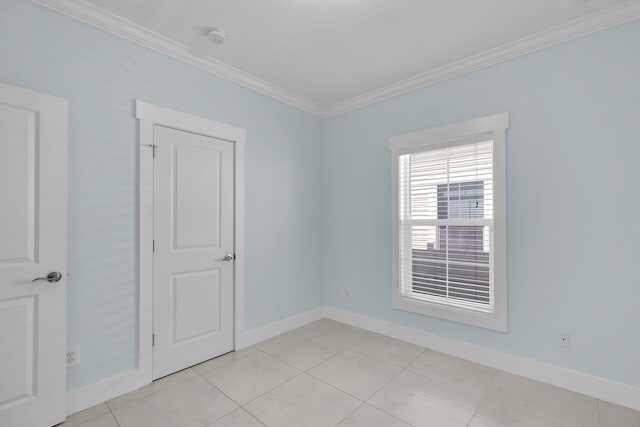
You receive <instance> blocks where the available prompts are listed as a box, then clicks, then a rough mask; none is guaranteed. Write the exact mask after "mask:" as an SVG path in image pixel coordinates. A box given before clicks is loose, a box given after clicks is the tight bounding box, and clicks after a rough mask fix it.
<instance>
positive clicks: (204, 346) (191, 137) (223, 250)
mask: <svg viewBox="0 0 640 427" xmlns="http://www.w3.org/2000/svg"><path fill="white" fill-rule="evenodd" d="M154 144H155V149H154V151H155V153H154V156H155V157H154V173H153V175H154V224H153V226H154V245H155V249H154V269H153V273H154V274H153V276H154V277H153V281H154V284H153V333H154V347H153V378H154V379H156V378H160V377H163V376H165V375H168V374H171V373H173V372H176V371H179V370H180V369H184V368H186V367H188V366H192V365H194V364H196V363H199V362H202V361H204V360H207V359H210V358H212V357H215V356H219V355H221V354H224V353H227V352H229V351H231V350H233V290H234V288H233V280H234V258H235V257H234V255H233V252H234V224H233V213H234V212H233V202H234V183H233V176H234V173H233V167H234V147H233V143H231V142H228V141H223V140H219V139H215V138H210V137H207V136H202V135H198V134H194V133H189V132H184V131H179V130H175V129H169V128H166V127H161V126H154Z"/></svg>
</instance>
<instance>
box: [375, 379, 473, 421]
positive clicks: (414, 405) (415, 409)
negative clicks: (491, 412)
mask: <svg viewBox="0 0 640 427" xmlns="http://www.w3.org/2000/svg"><path fill="white" fill-rule="evenodd" d="M484 392H485V388H484V387H480V386H475V387H474V386H472V385H471V386H469V385H468V386H465V387H458V386H457V385H456V384H455V383H454V382H451V381H447V380H443V379H439V378H426V377H423V376H421V375H418V374H415V373H412V372H408V371H403V372H401V373H400V374H399V375H398V376H397V377H395V378H394V379H393V380H391V382H390V383H389V384H387V385H386V386H384V387H383V388H382V389H381V390H380V391H379V392H377V393H376V394H375V395H374V396H373V397H372V398H371V399H369V400H368V401H367V403H369V404H370V405H372V406H375V407H377V408H378V409H381V410H382V411H384V412H386V413H388V414H391V415H393V416H395V417H397V418H400V419H401V420H403V421H405V422H407V423H409V424H412V425H414V426H427V427H431V426H439V427H449V426H451V427H465V426H466V425H467V423H468V422H469V420H470V419H471V417H472V415H473V413H474V412H475V409H476V408H477V406H478V404H479V403H480V400H481V399H482V396H483V394H484Z"/></svg>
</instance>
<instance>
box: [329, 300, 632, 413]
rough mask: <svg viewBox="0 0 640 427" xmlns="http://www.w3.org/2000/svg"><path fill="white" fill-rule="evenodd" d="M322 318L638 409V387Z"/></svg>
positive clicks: (410, 333) (357, 320) (380, 326)
mask: <svg viewBox="0 0 640 427" xmlns="http://www.w3.org/2000/svg"><path fill="white" fill-rule="evenodd" d="M323 315H324V317H326V318H328V319H332V320H336V321H338V322H342V323H346V324H348V325H351V326H355V327H358V328H361V329H366V330H368V331H372V332H377V333H379V334H382V335H387V336H389V337H392V338H396V339H399V340H402V341H407V342H410V343H412V344H416V345H420V346H422V347H427V348H430V349H433V350H436V351H440V352H442V353H447V354H450V355H452V356H456V357H460V358H463V359H467V360H470V361H472V362H475V363H479V364H482V365H485V366H490V367H492V368H496V369H501V370H503V371H506V372H510V373H512V374H516V375H520V376H522V377H526V378H530V379H533V380H536V381H541V382H544V383H547V384H552V385H555V386H557V387H562V388H565V389H568V390H571V391H575V392H577V393H581V394H585V395H587V396H592V397H595V398H597V399H602V400H606V401H609V402H613V403H616V404H618V405H622V406H626V407H628V408H633V409H636V410H640V388H638V387H634V386H631V385H628V384H622V383H618V382H615V381H611V380H608V379H605V378H601V377H596V376H594V375H590V374H585V373H583V372H578V371H573V370H571V369H567V368H561V367H559V366H555V365H550V364H547V363H542V362H538V361H536V360H532V359H527V358H525V357H521V356H516V355H513V354H509V353H505V352H502V351H498V350H493V349H490V348H487V347H482V346H478V345H474V344H469V343H465V342H462V341H456V340H453V339H450V338H444V337H441V336H438V335H433V334H430V333H428V332H424V331H419V330H417V329H412V328H408V327H405V326H400V325H398V324H395V323H390V322H385V321H382V320H378V319H374V318H371V317H366V316H362V315H359V314H355V313H351V312H348V311H344V310H340V309H337V308H333V307H324V309H323Z"/></svg>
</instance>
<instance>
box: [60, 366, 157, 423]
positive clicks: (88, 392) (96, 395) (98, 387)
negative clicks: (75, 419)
mask: <svg viewBox="0 0 640 427" xmlns="http://www.w3.org/2000/svg"><path fill="white" fill-rule="evenodd" d="M143 385H146V384H143V383H142V382H141V379H140V375H139V374H138V371H137V370H136V371H132V372H127V373H124V374H118V375H116V376H114V377H111V378H107V379H105V380H102V381H99V382H97V383H93V384H89V385H88V386H85V387H81V388H77V389H74V390H69V391H68V392H67V416H69V415H71V414H75V413H76V412H79V411H82V410H83V409H87V408H90V407H92V406H95V405H98V404H100V403H103V402H106V401H107V400H110V399H113V398H114V397H118V396H120V395H122V394H125V393H129V392H130V391H133V390H135V389H137V388H140V387H142V386H143Z"/></svg>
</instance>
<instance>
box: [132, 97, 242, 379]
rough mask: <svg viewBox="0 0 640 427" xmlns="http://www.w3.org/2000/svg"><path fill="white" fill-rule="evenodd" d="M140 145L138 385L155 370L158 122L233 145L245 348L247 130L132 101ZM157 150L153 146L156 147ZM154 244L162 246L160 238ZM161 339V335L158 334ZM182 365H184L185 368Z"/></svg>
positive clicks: (237, 332)
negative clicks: (155, 210)
mask: <svg viewBox="0 0 640 427" xmlns="http://www.w3.org/2000/svg"><path fill="white" fill-rule="evenodd" d="M136 118H137V119H138V125H139V143H140V181H139V190H140V193H139V194H140V199H139V214H140V217H139V229H140V231H139V241H138V243H139V283H140V287H139V353H138V375H139V380H140V384H148V383H150V382H151V381H152V380H153V379H155V378H157V375H155V374H154V372H153V366H154V361H153V359H154V354H153V353H154V350H153V344H152V334H153V323H154V322H153V318H154V315H153V314H154V307H153V300H154V298H153V278H154V258H155V257H154V252H153V243H152V242H153V239H154V187H155V184H154V163H155V159H154V157H153V151H154V150H153V149H152V146H153V145H154V133H155V129H156V127H157V126H162V127H165V128H169V129H173V130H181V131H185V132H189V133H193V134H197V135H200V136H206V137H210V138H213V139H215V140H221V141H225V142H229V143H231V144H232V146H233V190H234V192H233V217H234V218H233V247H234V248H235V255H236V259H235V261H234V262H233V263H230V264H233V286H234V288H233V291H234V293H233V316H234V321H233V338H234V339H233V348H235V349H236V350H237V349H241V348H244V347H245V346H246V344H245V340H244V150H245V147H244V145H245V142H246V131H245V130H243V129H239V128H236V127H233V126H229V125H226V124H222V123H218V122H214V121H212V120H209V119H205V118H202V117H197V116H193V115H190V114H186V113H183V112H179V111H175V110H171V109H168V108H164V107H160V106H156V105H153V104H149V103H146V102H142V101H136ZM156 150H157V149H156ZM158 244H160V243H159V242H158ZM158 339H161V337H158ZM183 367H185V366H183Z"/></svg>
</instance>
